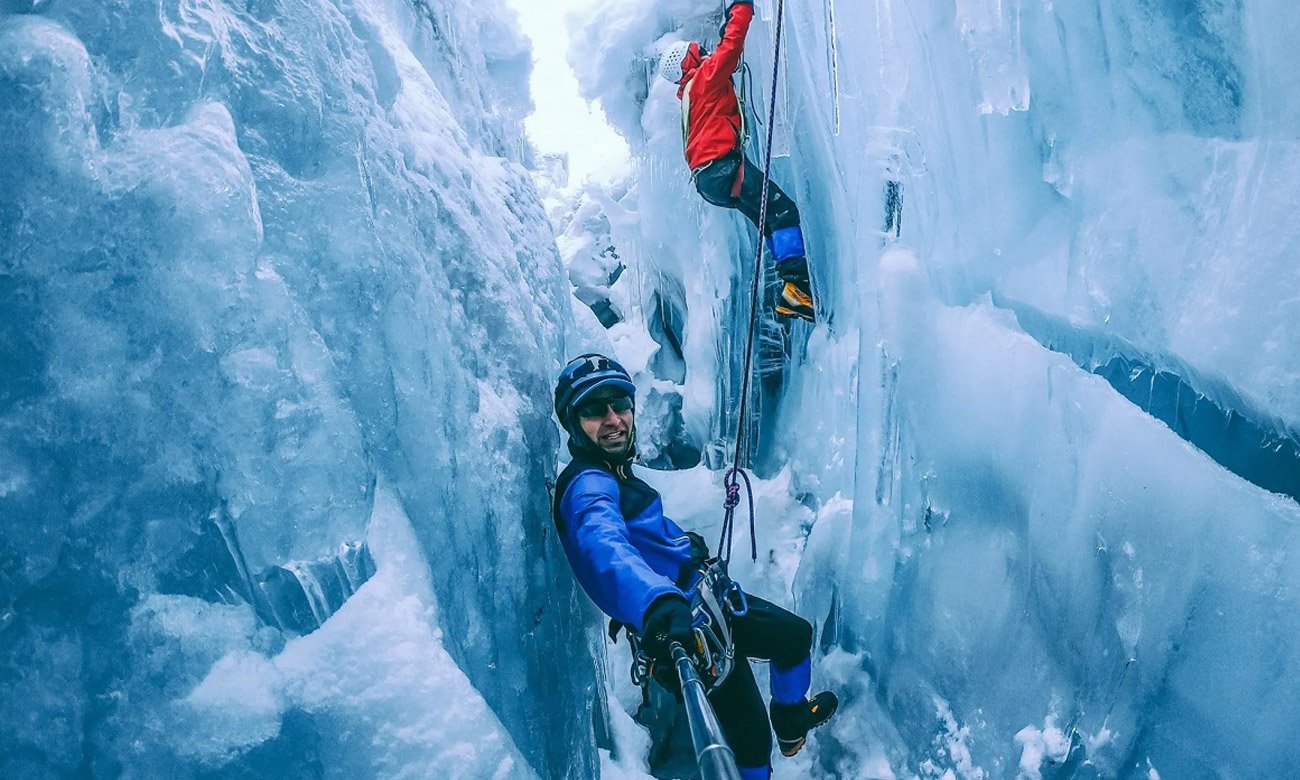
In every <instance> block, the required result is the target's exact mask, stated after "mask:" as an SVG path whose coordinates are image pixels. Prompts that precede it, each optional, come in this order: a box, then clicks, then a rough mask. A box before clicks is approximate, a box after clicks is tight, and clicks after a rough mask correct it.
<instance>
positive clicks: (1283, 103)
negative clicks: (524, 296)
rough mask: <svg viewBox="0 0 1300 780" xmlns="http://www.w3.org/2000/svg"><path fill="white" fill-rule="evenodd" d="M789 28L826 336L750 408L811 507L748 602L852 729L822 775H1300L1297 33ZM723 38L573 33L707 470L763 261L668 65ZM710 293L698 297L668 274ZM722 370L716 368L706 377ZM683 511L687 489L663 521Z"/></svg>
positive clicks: (838, 733) (794, 153)
mask: <svg viewBox="0 0 1300 780" xmlns="http://www.w3.org/2000/svg"><path fill="white" fill-rule="evenodd" d="M759 5H760V14H759V18H760V19H762V20H763V23H762V24H756V25H755V28H754V29H753V30H752V31H751V33H750V36H749V39H748V46H749V53H748V55H747V59H748V61H749V64H750V66H751V68H752V69H753V70H754V71H755V72H757V73H759V74H766V73H770V71H769V70H767V69H768V68H770V67H771V50H772V44H773V41H772V37H771V36H772V34H773V32H774V29H775V24H774V23H773V22H774V13H775V8H776V6H777V3H775V2H770V1H768V0H759ZM786 13H787V14H788V18H787V19H786V31H787V34H788V36H789V38H788V40H787V42H786V43H787V46H788V49H787V55H788V56H787V58H786V59H785V60H783V63H782V65H783V67H784V68H785V73H784V75H783V81H782V86H781V87H780V89H781V90H782V92H781V94H779V95H778V100H777V105H778V108H779V112H780V113H779V119H778V131H783V130H784V129H785V128H787V127H789V125H790V124H791V123H792V122H793V123H794V125H795V128H794V130H793V132H791V133H790V135H789V154H788V155H782V156H780V157H779V158H778V159H776V160H774V176H775V177H776V179H777V180H778V181H780V182H781V183H782V185H783V187H786V188H787V190H788V191H790V192H791V193H792V194H793V195H794V197H795V199H796V201H797V202H798V203H799V204H800V208H801V211H802V213H803V214H804V215H805V231H806V232H807V234H808V240H809V244H810V251H811V265H812V268H813V282H814V289H815V291H816V293H817V295H818V297H819V299H820V301H821V302H822V303H823V304H824V306H825V317H824V322H823V323H821V324H819V325H818V327H816V328H815V329H812V330H811V332H809V330H807V329H806V328H804V327H803V326H795V327H794V328H792V329H791V330H790V332H789V333H788V334H787V335H786V336H785V337H784V339H777V340H775V341H774V342H771V343H774V344H776V345H777V346H778V348H779V350H780V352H781V353H783V355H784V362H785V366H784V367H783V368H779V369H778V370H776V371H775V372H774V373H773V374H770V375H768V377H767V379H765V381H764V382H763V383H762V384H761V386H760V388H759V390H758V392H757V393H756V395H755V396H754V398H752V399H751V401H753V402H754V403H756V404H757V406H758V407H759V408H760V409H761V411H760V412H759V414H760V418H759V420H758V423H759V425H758V440H757V441H756V442H753V443H752V448H751V456H752V462H753V463H754V465H755V467H756V468H757V469H758V470H759V472H760V473H761V474H764V475H766V476H769V477H771V478H772V479H775V480H778V481H784V482H785V483H786V485H787V487H788V493H789V496H788V497H787V499H786V500H785V501H784V502H782V501H778V500H775V497H774V500H773V502H772V503H770V504H768V505H767V506H765V507H763V508H762V511H761V516H762V517H763V518H765V520H764V522H763V526H764V527H763V528H762V534H763V537H764V539H765V543H764V548H763V550H764V551H766V552H767V556H766V560H764V555H762V554H760V566H759V567H758V568H757V569H756V570H755V569H749V568H747V567H745V568H742V570H741V571H742V579H745V578H746V577H749V578H757V581H758V582H759V583H763V582H769V583H770V584H774V585H775V584H779V583H778V582H776V581H772V580H769V579H767V577H769V576H774V575H777V574H778V573H780V577H779V578H778V579H779V580H783V581H784V582H785V583H786V587H785V588H780V587H777V588H776V589H775V590H772V591H769V592H770V593H771V594H772V597H774V598H778V599H784V600H785V603H790V604H793V605H795V606H796V607H797V608H798V609H800V610H801V611H803V612H804V613H805V614H808V615H809V616H810V617H814V618H816V619H817V620H818V621H819V640H820V647H821V649H822V650H823V652H824V653H825V655H824V656H822V657H821V658H820V660H819V662H818V665H817V667H816V669H817V672H816V673H817V674H821V675H824V678H825V679H828V680H831V681H833V683H837V684H838V685H839V686H840V690H841V692H842V693H843V694H845V696H846V701H847V706H846V709H845V712H844V714H843V715H841V716H840V717H839V718H837V721H841V722H839V723H835V724H832V727H831V728H830V730H829V731H828V732H827V733H826V735H824V736H823V737H822V738H820V739H819V740H818V745H817V746H816V747H817V750H818V752H817V755H816V770H815V771H817V772H820V773H823V774H825V775H827V776H841V777H893V776H910V775H920V776H923V777H939V776H944V775H947V776H956V777H1002V776H1015V775H1017V774H1018V773H1020V772H1024V773H1025V774H1026V775H1031V776H1032V775H1033V774H1034V773H1036V772H1041V773H1042V775H1043V776H1091V775H1090V773H1100V774H1101V775H1103V776H1138V775H1140V776H1148V774H1149V773H1155V772H1158V773H1163V774H1166V775H1174V776H1185V775H1197V774H1203V773H1207V772H1226V773H1229V774H1242V775H1254V774H1260V773H1265V774H1266V773H1268V772H1269V771H1270V770H1269V767H1270V766H1276V765H1284V764H1286V763H1287V762H1289V761H1290V760H1293V759H1294V758H1295V748H1294V746H1293V745H1291V744H1290V743H1288V742H1287V740H1286V739H1285V738H1284V737H1282V736H1281V735H1282V734H1283V733H1284V732H1285V731H1286V729H1287V728H1289V727H1290V726H1292V725H1294V724H1295V723H1297V722H1300V710H1297V709H1296V707H1295V706H1293V705H1292V704H1290V703H1289V702H1290V701H1291V699H1292V697H1293V692H1294V689H1295V686H1296V684H1297V670H1296V667H1295V659H1296V657H1297V656H1296V644H1295V641H1294V639H1293V638H1292V636H1293V633H1294V628H1295V627H1294V625H1293V620H1292V617H1291V615H1292V613H1294V611H1295V610H1294V607H1295V603H1296V598H1297V592H1296V582H1295V578H1294V575H1293V574H1292V572H1293V570H1294V567H1293V566H1291V565H1290V564H1291V563H1292V562H1293V559H1294V557H1295V554H1296V552H1297V549H1296V546H1295V545H1296V539H1295V536H1294V528H1295V522H1296V519H1297V517H1298V515H1297V509H1296V504H1295V501H1294V497H1293V493H1294V491H1293V490H1292V489H1291V488H1290V487H1289V485H1291V484H1292V483H1293V480H1294V474H1295V473H1296V462H1295V458H1296V455H1295V447H1294V441H1295V433H1294V432H1295V431H1296V430H1297V427H1298V426H1300V413H1298V412H1297V408H1296V406H1295V403H1294V401H1295V397H1296V394H1295V388H1296V381H1297V377H1298V376H1300V374H1297V371H1296V359H1295V358H1296V355H1295V351H1294V349H1288V348H1287V347H1286V346H1285V345H1286V344H1288V343H1289V340H1288V334H1291V333H1293V332H1294V331H1295V330H1296V327H1297V326H1298V325H1300V311H1298V310H1297V308H1296V303H1297V300H1296V297H1295V294H1294V288H1295V286H1296V285H1295V282H1296V281H1297V275H1296V268H1297V266H1296V265H1295V263H1294V262H1292V259H1293V257H1294V255H1295V250H1296V229H1297V222H1296V220H1295V219H1294V217H1293V214H1292V212H1293V210H1294V208H1293V207H1294V204H1295V194H1294V186H1292V185H1290V184H1289V183H1284V182H1290V181H1291V180H1293V179H1294V176H1295V172H1296V170H1297V169H1296V166H1295V164H1294V152H1295V149H1296V146H1295V139H1294V134H1293V133H1292V132H1291V131H1290V130H1288V129H1286V127H1287V126H1288V125H1287V122H1288V119H1289V118H1292V117H1293V114H1294V101H1293V100H1291V98H1292V97H1294V89H1295V88H1294V83H1293V82H1291V81H1288V80H1287V79H1286V78H1285V77H1284V76H1283V75H1282V74H1284V73H1286V72H1288V69H1289V68H1290V66H1291V64H1292V63H1293V62H1294V58H1293V57H1292V56H1291V55H1290V54H1289V53H1285V52H1287V51H1289V50H1287V49H1286V48H1285V47H1284V46H1283V45H1282V40H1283V39H1284V38H1285V37H1286V36H1287V35H1294V34H1295V32H1296V31H1297V30H1296V21H1295V20H1294V15H1292V14H1289V13H1288V12H1287V9H1286V8H1285V7H1284V6H1283V5H1282V4H1279V3H1272V2H1249V1H1248V2H1243V3H1230V4H1222V3H1191V4H1188V3H1159V2H1153V3H1139V4H1128V5H1124V6H1106V7H1104V8H1093V7H1091V6H1090V7H1088V8H1083V7H1082V6H1075V5H1071V4H1062V3H1029V2H1016V3H1005V2H983V1H982V0H970V1H969V2H965V1H964V2H959V3H956V4H955V5H954V4H952V3H929V2H922V3H901V2H888V1H887V2H878V3H873V4H867V5H865V6H860V7H855V8H853V9H851V10H848V9H846V7H845V5H844V4H843V3H838V4H835V5H831V4H830V2H829V0H826V1H825V2H822V3H812V4H788V5H786ZM832 13H833V14H834V30H833V31H832V28H831V25H830V24H829V15H830V14H832ZM717 14H718V6H717V4H709V3H703V2H697V3H691V2H672V1H665V2H658V3H651V4H647V3H633V2H630V1H629V2H606V3H598V4H597V3H591V4H587V8H585V9H584V10H583V11H582V12H580V13H577V14H575V15H574V16H573V17H572V18H571V24H572V25H573V26H574V28H575V29H574V31H573V34H572V37H573V38H574V40H575V41H579V42H580V44H579V46H577V47H575V50H574V53H573V55H572V56H571V62H572V64H573V65H574V67H575V70H576V71H577V73H578V76H579V81H580V83H581V84H582V85H583V87H584V89H585V90H586V93H587V95H588V96H589V97H591V98H593V99H599V100H600V101H601V104H602V106H603V107H604V108H605V111H606V113H607V114H608V116H609V117H610V119H611V121H612V122H613V123H614V125H615V126H616V127H617V128H618V129H619V130H620V132H621V133H623V134H624V136H625V137H626V138H627V139H628V141H629V143H630V144H631V145H632V148H633V151H634V157H635V159H636V161H637V164H636V170H635V172H634V173H633V175H632V177H631V178H630V180H629V181H631V182H632V184H631V191H630V192H629V193H628V194H627V196H626V197H625V201H626V202H628V203H633V204H636V207H637V210H638V213H639V215H640V220H639V223H638V225H637V228H638V231H639V234H640V235H639V237H637V236H634V235H629V236H626V237H624V238H623V240H622V242H621V246H622V248H623V249H624V250H625V253H626V254H627V255H628V256H630V257H632V258H633V262H634V263H638V264H640V266H638V265H633V264H629V272H628V273H633V272H638V273H639V274H640V278H642V279H650V280H651V281H650V282H648V283H645V284H644V285H643V293H642V295H641V297H640V303H641V304H642V305H643V306H644V305H646V302H648V301H651V300H653V295H654V293H656V292H659V293H660V294H662V293H661V292H660V291H661V290H662V288H663V285H662V284H660V282H659V281H658V280H659V279H660V278H662V277H665V276H667V277H671V278H672V279H673V280H674V281H675V283H680V284H681V285H682V286H683V287H684V288H685V290H686V292H685V294H684V296H683V298H684V299H685V302H686V305H685V306H684V309H685V317H686V321H687V324H686V326H685V328H684V329H683V332H684V334H685V337H684V340H683V345H682V347H683V349H682V353H683V355H684V356H685V363H686V376H685V379H684V380H683V381H681V382H679V386H681V387H682V388H683V389H684V390H686V389H688V388H690V387H691V386H692V385H698V384H699V383H700V382H701V381H702V380H700V379H699V375H700V374H705V375H707V376H708V377H709V378H710V379H711V380H712V381H713V382H714V383H715V384H714V385H713V389H714V392H713V393H711V394H709V393H699V392H683V398H684V400H685V407H684V410H683V414H684V415H686V416H687V417H688V418H691V417H697V416H701V415H704V416H706V417H707V418H708V419H709V420H710V423H709V425H707V426H704V427H701V428H699V430H701V431H703V432H705V433H706V434H707V436H708V437H709V438H708V441H706V442H705V444H704V447H705V451H706V452H709V451H716V450H717V449H719V448H721V447H725V446H726V440H727V437H728V436H729V434H730V433H731V432H732V431H734V429H735V427H734V426H735V420H734V418H732V417H731V416H730V414H731V413H730V411H729V410H730V409H732V408H734V405H735V403H736V401H737V399H736V397H735V393H736V388H737V385H736V381H735V380H736V375H735V370H736V366H735V364H734V362H730V361H729V360H728V357H727V356H732V355H735V354H739V352H740V349H741V348H742V345H741V344H740V343H739V342H738V340H737V339H738V336H737V334H738V333H741V332H743V322H744V318H745V317H746V316H747V312H746V311H744V307H743V305H741V304H737V303H735V302H734V300H735V299H736V297H737V296H736V295H735V292H736V289H737V285H738V283H739V282H741V281H742V280H745V279H747V278H748V274H749V273H751V267H750V266H749V263H750V262H751V259H750V257H749V256H748V255H747V252H746V250H745V246H746V244H748V243H749V242H751V241H752V240H753V239H752V233H751V232H750V229H749V228H748V226H747V225H745V224H744V223H743V221H741V220H740V219H738V218H736V217H734V216H733V215H730V214H727V213H725V212H718V211H716V210H710V209H708V208H701V207H700V206H699V204H698V202H697V199H696V198H695V196H694V193H693V192H691V188H690V184H689V179H688V174H687V172H686V171H685V170H684V166H683V165H682V163H681V157H680V148H679V146H678V145H677V144H678V142H677V139H676V138H674V137H673V131H674V129H675V124H674V123H675V121H676V118H677V102H676V100H675V96H674V95H673V94H672V91H671V89H670V88H669V86H668V85H666V84H662V83H658V82H657V81H655V80H654V79H653V78H650V77H649V74H650V70H649V63H651V62H652V61H653V58H654V56H655V54H656V53H657V51H659V50H660V48H662V46H664V45H666V43H667V42H668V41H671V40H677V39H679V38H682V37H698V38H703V39H704V40H705V41H708V40H710V36H711V35H714V34H715V33H714V32H713V30H714V29H716V22H717V19H718V16H717ZM846 41H852V42H853V46H846V45H844V42H846ZM756 85H757V89H758V91H759V95H758V96H757V101H756V102H757V104H758V105H760V106H761V107H765V106H766V100H767V99H768V98H769V97H770V96H769V95H766V94H763V93H764V92H765V91H766V85H767V82H766V80H765V77H764V78H760V79H758V80H757V81H756ZM751 144H753V145H752V146H751V149H750V151H751V152H752V153H755V154H757V153H758V147H757V144H755V143H754V142H753V141H752V140H751ZM638 246H641V247H646V248H651V247H653V248H655V249H656V250H657V251H651V252H644V251H639V250H638ZM719 249H721V250H722V258H721V259H720V261H716V262H715V261H714V259H713V258H714V257H715V253H716V252H718V251H719ZM689 255H696V256H698V257H699V258H701V260H702V262H699V263H698V264H697V267H695V268H687V269H685V272H683V269H682V268H681V267H680V262H679V260H678V259H677V258H680V257H682V256H689ZM728 256H729V257H730V258H731V262H730V264H729V263H728V262H727V260H726V259H725V258H726V257H728ZM647 266H648V267H647ZM651 269H653V270H651ZM701 288H702V289H704V290H708V291H711V292H712V293H713V294H712V295H709V296H708V299H709V300H708V301H707V302H706V303H705V304H704V306H703V308H702V310H701V307H700V306H699V305H697V304H696V302H695V301H694V300H692V290H693V289H701ZM634 300H636V299H634ZM719 307H722V308H721V310H719ZM714 323H716V324H714ZM701 333H703V334H704V337H705V338H706V340H707V345H708V346H709V347H712V348H713V349H712V351H709V352H707V353H705V354H704V355H703V356H702V357H697V356H699V355H700V345H699V344H698V342H697V341H696V340H697V339H698V338H699V334H701ZM1292 340H1293V339H1292ZM618 346H619V345H618V343H617V342H616V343H615V347H616V348H617V347H618ZM719 354H721V355H722V356H723V357H721V358H720V357H719ZM649 373H653V372H652V371H651V372H649ZM665 379H666V378H665ZM714 410H716V411H714ZM1216 461H1217V462H1216ZM710 463H711V465H714V466H716V465H718V462H717V461H710ZM698 491H699V488H698V487H692V488H681V487H678V488H672V487H670V488H668V490H667V495H668V497H667V498H666V506H667V508H668V511H669V513H670V514H672V513H673V506H674V502H676V501H683V500H686V499H687V498H688V497H693V496H694V494H695V493H696V492H698ZM1270 491H1279V493H1272V492H1270ZM715 493H716V490H715ZM1288 494H1291V495H1290V497H1289V496H1288ZM790 500H795V501H797V502H798V503H797V504H794V505H791V504H790V503H789V501H790ZM716 513H717V510H716V509H715V510H713V512H712V513H710V514H708V515H705V516H703V517H701V518H699V522H701V523H707V522H716ZM688 515H689V513H688ZM675 516H676V515H675ZM706 518H707V519H706ZM800 518H802V519H800ZM746 582H748V580H746ZM760 587H761V585H760ZM1265 692H1267V693H1265ZM1017 735H1021V739H1020V740H1017V738H1016V736H1017ZM1062 740H1064V742H1065V743H1066V744H1065V745H1062ZM781 772H782V769H781V767H780V766H778V776H779V775H780V774H781ZM795 774H798V771H797V770H796V771H794V774H792V775H791V776H794V775H795Z"/></svg>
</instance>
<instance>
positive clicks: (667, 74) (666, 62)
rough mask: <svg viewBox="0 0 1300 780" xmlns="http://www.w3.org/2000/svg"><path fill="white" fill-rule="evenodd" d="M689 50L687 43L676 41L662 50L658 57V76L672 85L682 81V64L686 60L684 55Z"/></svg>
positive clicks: (688, 43) (689, 45)
mask: <svg viewBox="0 0 1300 780" xmlns="http://www.w3.org/2000/svg"><path fill="white" fill-rule="evenodd" d="M690 50H691V44H690V42H689V41H678V42H677V43H674V44H673V45H672V46H669V47H668V48H667V49H665V50H664V53H663V54H661V55H659V75H660V76H663V77H664V78H666V79H668V80H669V81H671V82H672V83H674V84H677V83H680V82H681V80H682V62H683V61H685V59H686V54H687V52H689V51H690Z"/></svg>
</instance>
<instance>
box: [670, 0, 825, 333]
mask: <svg viewBox="0 0 1300 780" xmlns="http://www.w3.org/2000/svg"><path fill="white" fill-rule="evenodd" d="M753 18H754V4H753V1H752V0H733V1H732V3H731V4H730V5H729V6H728V7H727V21H726V24H725V25H724V26H723V29H722V42H721V43H719V44H718V48H717V50H716V51H714V52H713V53H712V54H708V55H706V54H705V53H704V52H702V51H701V50H700V45H699V44H698V43H695V42H689V43H688V42H686V41H680V42H678V43H675V44H673V45H672V46H671V47H669V48H668V50H667V51H665V52H664V53H663V55H662V56H661V57H660V58H659V73H660V75H662V76H663V77H664V78H666V79H668V80H669V81H671V82H673V83H674V84H677V85H678V87H677V97H678V98H680V99H681V101H682V135H683V137H684V139H685V142H686V164H687V165H689V166H690V168H691V177H692V178H693V179H694V180H695V188H696V189H697V190H699V193H700V195H701V196H702V197H703V198H704V199H705V200H707V201H708V202H709V203H712V204H713V205H715V206H724V207H726V208H731V209H736V210H738V211H740V212H741V213H742V214H744V215H745V216H746V217H748V218H749V220H750V221H751V222H753V223H754V225H755V226H757V225H758V219H759V209H760V208H761V207H762V199H763V172H762V171H761V170H760V169H759V168H758V167H757V166H756V165H754V163H753V162H751V161H750V160H749V158H747V157H746V156H745V153H744V151H743V150H742V149H741V143H742V138H741V136H742V132H741V126H742V125H741V123H742V121H743V119H742V117H741V115H740V103H739V101H738V100H737V99H736V88H735V85H734V84H733V83H732V81H731V76H732V74H733V73H735V72H736V68H737V67H738V66H739V65H740V57H741V53H742V52H743V50H744V47H745V33H747V32H748V31H749V23H750V22H751V21H752V20H753ZM765 232H766V233H767V235H766V236H764V238H766V239H767V246H768V249H769V250H771V252H772V256H773V258H775V259H776V272H777V275H778V276H780V277H781V279H782V280H783V281H784V282H785V284H784V286H783V288H782V290H781V298H780V300H779V301H777V305H776V311H777V313H778V314H782V315H785V316H787V317H802V318H803V319H806V320H809V321H812V320H813V299H812V289H811V287H810V285H809V283H808V261H807V260H806V259H805V257H804V244H803V231H802V230H801V229H800V228H799V209H798V208H797V207H796V206H795V205H794V201H793V200H791V199H790V196H789V195H786V194H785V193H784V192H782V191H781V188H780V187H778V186H776V183H775V182H769V183H768V191H767V224H766V230H765Z"/></svg>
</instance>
